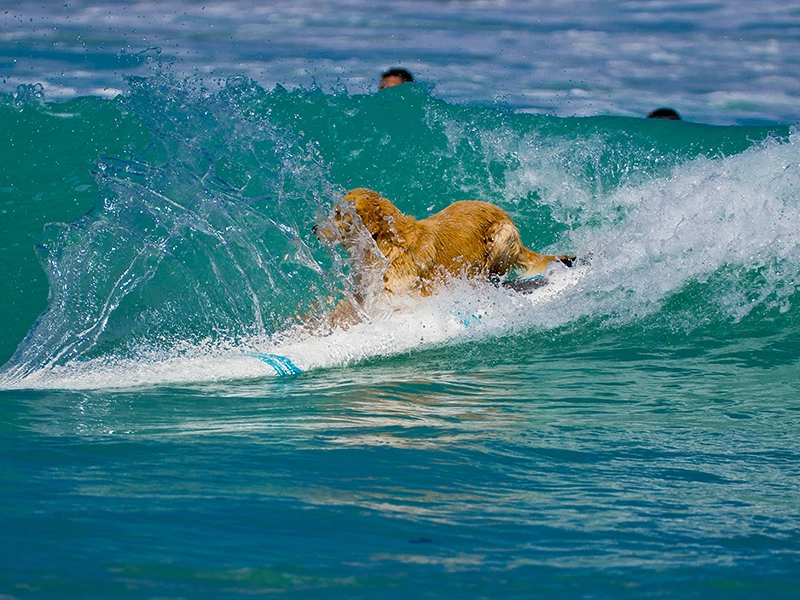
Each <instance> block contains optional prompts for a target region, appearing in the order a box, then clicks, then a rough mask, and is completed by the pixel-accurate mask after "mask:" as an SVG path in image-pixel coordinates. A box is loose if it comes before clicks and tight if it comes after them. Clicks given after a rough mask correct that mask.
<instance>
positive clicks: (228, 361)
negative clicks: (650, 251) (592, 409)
mask: <svg viewBox="0 0 800 600" xmlns="http://www.w3.org/2000/svg"><path fill="white" fill-rule="evenodd" d="M586 269H588V267H583V268H577V269H566V268H565V267H561V266H554V267H553V268H552V269H551V271H550V272H549V274H548V279H549V282H550V283H549V284H548V285H547V286H545V287H542V288H540V289H537V290H535V291H534V292H533V293H530V294H524V295H523V294H518V293H516V292H513V291H510V290H506V289H498V288H495V287H494V286H491V285H488V284H487V285H475V284H472V283H470V282H462V281H459V282H454V283H453V285H452V286H450V287H448V288H447V289H445V290H443V291H442V292H441V293H439V294H437V295H435V296H431V297H429V298H417V299H404V300H403V301H398V302H395V303H393V304H392V305H391V306H383V307H381V308H380V309H378V310H377V312H376V314H375V315H374V317H373V318H372V320H371V321H369V322H363V323H359V324H357V325H354V326H352V327H350V328H349V329H347V330H341V329H337V330H334V331H333V332H332V333H331V334H329V335H311V334H309V333H307V332H300V331H298V332H289V333H285V334H283V335H282V336H281V338H280V339H277V340H269V339H265V340H258V339H253V340H247V341H244V342H239V343H238V344H235V345H231V344H215V345H208V344H200V345H197V346H192V347H185V348H183V349H182V350H181V352H180V355H178V356H165V355H164V354H163V353H160V352H152V353H148V352H144V351H143V352H141V354H140V355H139V356H138V357H136V358H110V357H106V358H101V359H93V360H86V361H73V362H70V363H68V364H66V365H64V366H56V367H50V368H47V369H41V370H39V371H36V372H34V373H31V374H30V375H27V376H25V377H24V378H21V379H17V380H11V381H4V382H0V385H2V386H3V387H9V388H67V389H97V388H109V387H115V388H116V387H124V388H127V387H135V386H143V385H169V384H183V383H200V382H213V381H223V380H236V379H252V378H260V377H273V376H276V375H280V373H278V372H277V370H276V369H275V368H273V367H272V366H270V364H269V363H268V362H265V361H264V360H262V359H260V358H259V355H268V354H276V355H279V356H281V357H285V358H287V359H289V360H290V361H291V362H292V363H293V364H294V365H295V366H296V367H298V368H299V369H300V370H301V371H308V370H312V369H319V368H330V367H344V366H347V365H351V364H353V363H357V362H358V361H361V360H364V359H368V358H374V357H387V356H393V355H397V354H401V353H405V352H409V351H412V350H415V349H418V348H426V347H435V346H439V345H442V344H446V343H450V342H453V341H464V340H465V339H470V338H481V337H485V336H487V335H498V334H500V333H502V332H504V331H509V330H511V329H514V328H517V327H520V326H523V327H524V326H530V325H531V323H533V322H535V319H534V318H533V316H534V315H535V314H538V313H537V311H536V310H534V308H536V309H542V308H543V307H545V306H547V305H548V304H554V303H558V302H559V300H564V299H565V298H566V296H565V294H566V292H567V290H568V289H569V288H571V287H573V286H575V285H576V283H577V282H578V281H579V280H580V278H581V277H582V276H583V275H584V274H585V272H586Z"/></svg>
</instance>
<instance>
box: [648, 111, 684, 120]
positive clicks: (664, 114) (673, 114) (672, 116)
mask: <svg viewBox="0 0 800 600" xmlns="http://www.w3.org/2000/svg"><path fill="white" fill-rule="evenodd" d="M647 118H648V119H668V120H670V121H680V120H681V116H680V115H679V114H678V111H677V110H675V109H673V108H657V109H655V110H654V111H653V112H651V113H650V114H649V115H647Z"/></svg>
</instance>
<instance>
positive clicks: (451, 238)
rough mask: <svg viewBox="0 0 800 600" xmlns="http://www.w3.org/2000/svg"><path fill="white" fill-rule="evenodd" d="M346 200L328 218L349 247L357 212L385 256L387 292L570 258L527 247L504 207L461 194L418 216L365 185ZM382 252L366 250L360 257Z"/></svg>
mask: <svg viewBox="0 0 800 600" xmlns="http://www.w3.org/2000/svg"><path fill="white" fill-rule="evenodd" d="M344 200H345V202H344V206H343V207H339V208H337V209H336V210H335V211H334V214H333V216H332V218H331V222H332V223H333V225H334V226H335V229H336V236H337V238H338V241H340V242H342V243H343V245H344V246H345V247H346V248H348V250H349V249H350V247H352V246H353V245H354V244H353V242H354V239H355V236H356V234H357V227H358V226H357V222H356V220H355V219H354V218H353V217H354V215H357V216H358V221H360V222H361V224H362V225H363V226H364V228H366V230H367V231H368V232H369V235H371V236H372V239H373V240H374V241H375V244H376V245H377V247H378V250H380V252H381V254H382V255H383V257H385V259H386V260H388V263H389V264H388V268H387V269H386V271H385V273H384V276H383V284H384V289H385V290H386V291H388V292H390V293H391V294H405V293H407V292H417V293H420V294H422V295H424V296H427V295H430V294H431V293H433V292H434V291H435V289H436V287H437V285H439V284H441V283H443V282H445V281H446V280H447V278H448V277H468V278H485V279H488V278H502V277H504V276H506V275H508V274H509V273H511V272H512V271H513V273H514V274H516V275H518V276H520V277H533V276H535V275H540V274H543V273H544V271H545V269H546V268H547V263H549V262H551V261H562V262H565V263H567V264H570V263H571V260H572V259H573V258H574V257H572V256H552V255H545V254H537V253H536V252H534V251H532V250H529V249H528V248H526V247H525V246H523V245H522V241H521V240H520V236H519V230H518V229H517V227H516V226H515V225H514V222H513V221H512V220H511V217H510V216H509V215H508V213H506V212H505V211H504V210H503V209H501V208H499V207H497V206H495V205H493V204H489V203H487V202H478V201H475V200H463V201H460V202H456V203H454V204H451V205H450V206H448V207H447V208H445V209H444V210H442V211H441V212H438V213H436V214H435V215H432V216H430V217H428V218H426V219H421V220H417V219H415V218H414V217H412V216H409V215H405V214H403V213H401V212H400V211H399V210H398V208H397V207H396V206H395V205H394V204H392V203H391V202H390V201H389V200H387V199H386V198H384V197H382V196H381V195H380V194H378V193H377V192H374V191H372V190H369V189H366V188H359V189H355V190H351V191H350V192H348V193H347V195H346V196H345V198H344ZM383 257H374V256H373V257H369V255H367V254H365V255H364V256H362V257H361V260H362V261H364V262H374V261H379V260H380V259H381V258H383ZM384 262H385V261H384ZM363 266H366V267H369V266H370V265H363Z"/></svg>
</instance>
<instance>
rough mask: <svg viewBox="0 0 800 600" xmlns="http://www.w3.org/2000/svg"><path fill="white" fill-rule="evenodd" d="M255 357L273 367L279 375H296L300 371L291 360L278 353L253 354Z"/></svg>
mask: <svg viewBox="0 0 800 600" xmlns="http://www.w3.org/2000/svg"><path fill="white" fill-rule="evenodd" d="M253 356H254V357H255V358H257V359H258V360H260V361H263V362H265V363H267V364H268V365H269V366H270V367H272V368H273V369H275V372H276V373H277V374H278V375H280V376H284V375H298V374H300V373H302V371H301V370H300V368H299V367H298V366H297V365H295V364H294V363H293V362H292V361H291V360H289V359H288V358H287V357H285V356H281V355H280V354H254V355H253Z"/></svg>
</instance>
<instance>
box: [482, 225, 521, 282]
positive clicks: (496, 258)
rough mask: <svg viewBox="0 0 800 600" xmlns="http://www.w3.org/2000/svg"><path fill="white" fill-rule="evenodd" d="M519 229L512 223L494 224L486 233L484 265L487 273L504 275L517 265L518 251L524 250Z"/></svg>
mask: <svg viewBox="0 0 800 600" xmlns="http://www.w3.org/2000/svg"><path fill="white" fill-rule="evenodd" d="M524 249H525V248H524V246H523V245H522V241H521V240H520V238H519V231H518V230H517V228H516V227H515V226H514V225H513V224H512V223H499V224H497V225H494V226H493V227H492V228H491V229H490V231H489V235H488V240H487V248H486V267H487V269H488V271H489V272H488V275H501V276H502V275H505V274H506V273H508V272H509V271H510V270H511V269H513V268H514V267H516V266H517V264H518V257H519V255H520V252H521V251H522V250H524Z"/></svg>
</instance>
